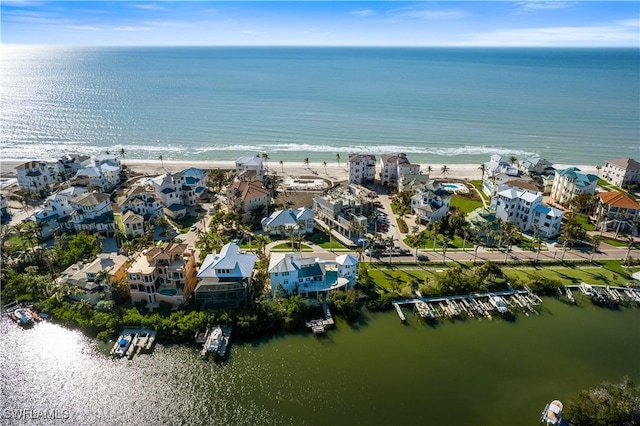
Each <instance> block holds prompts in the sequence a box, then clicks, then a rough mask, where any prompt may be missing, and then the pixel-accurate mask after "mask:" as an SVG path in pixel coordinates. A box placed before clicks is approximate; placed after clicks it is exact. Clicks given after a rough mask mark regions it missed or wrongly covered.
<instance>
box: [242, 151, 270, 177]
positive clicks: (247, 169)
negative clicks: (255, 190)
mask: <svg viewBox="0 0 640 426" xmlns="http://www.w3.org/2000/svg"><path fill="white" fill-rule="evenodd" d="M264 175H265V170H264V166H263V164H262V157H260V156H259V155H245V156H244V157H240V158H238V159H237V160H236V178H237V179H238V180H258V181H262V180H263V179H264Z"/></svg>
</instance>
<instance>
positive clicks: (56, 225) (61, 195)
mask: <svg viewBox="0 0 640 426" xmlns="http://www.w3.org/2000/svg"><path fill="white" fill-rule="evenodd" d="M87 192H88V191H87V189H86V188H83V187H81V186H70V187H69V188H66V189H63V190H60V191H58V192H56V193H55V194H51V195H50V196H48V197H47V198H46V199H45V201H44V205H43V207H42V208H41V209H39V210H37V211H35V212H34V214H33V216H32V218H33V220H34V221H35V222H42V227H41V234H42V237H43V238H45V239H46V238H49V237H51V236H52V235H53V232H54V231H55V230H57V229H60V228H63V229H66V228H73V223H68V220H69V215H70V214H71V213H72V212H74V211H75V209H74V207H72V206H71V204H70V203H69V200H70V199H71V198H73V197H75V196H77V195H81V194H86V193H87Z"/></svg>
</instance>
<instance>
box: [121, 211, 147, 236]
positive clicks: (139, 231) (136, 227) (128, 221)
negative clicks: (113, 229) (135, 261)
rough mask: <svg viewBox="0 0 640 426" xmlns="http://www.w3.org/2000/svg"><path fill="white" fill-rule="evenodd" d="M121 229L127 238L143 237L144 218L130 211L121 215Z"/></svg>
mask: <svg viewBox="0 0 640 426" xmlns="http://www.w3.org/2000/svg"><path fill="white" fill-rule="evenodd" d="M122 227H123V228H124V235H126V236H127V238H136V237H144V217H143V216H141V215H139V214H136V213H134V212H132V211H131V210H128V211H127V212H126V213H125V214H123V215H122Z"/></svg>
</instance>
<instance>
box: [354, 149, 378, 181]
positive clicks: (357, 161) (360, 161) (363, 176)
mask: <svg viewBox="0 0 640 426" xmlns="http://www.w3.org/2000/svg"><path fill="white" fill-rule="evenodd" d="M375 178H376V156H375V155H370V154H349V183H356V184H358V185H362V184H364V183H367V182H373V181H374V180H375Z"/></svg>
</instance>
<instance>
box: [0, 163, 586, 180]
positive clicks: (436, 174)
mask: <svg viewBox="0 0 640 426" xmlns="http://www.w3.org/2000/svg"><path fill="white" fill-rule="evenodd" d="M487 160H489V158H487ZM23 163H24V161H22V160H20V161H18V160H2V161H0V173H1V175H2V177H4V178H11V177H15V168H16V167H17V166H19V165H20V164H23ZM124 164H125V165H126V166H127V167H130V168H131V169H132V170H134V171H136V172H139V173H143V174H145V175H149V176H157V175H160V174H163V173H166V172H179V171H181V170H184V169H187V168H189V167H197V168H201V169H228V170H229V169H233V168H234V167H235V165H234V164H235V163H234V162H233V161H166V160H165V161H163V162H160V161H159V160H129V159H125V161H124ZM347 164H348V163H346V162H345V161H341V162H340V165H338V164H337V163H327V165H326V166H324V165H323V164H322V163H312V162H310V163H309V165H308V166H307V165H306V164H304V163H292V162H289V163H283V164H280V163H279V162H274V161H269V162H268V163H267V164H266V168H267V169H268V173H269V174H273V173H275V174H277V175H279V176H282V177H284V176H292V177H300V176H318V177H320V178H327V179H330V180H332V181H334V182H338V181H342V180H346V179H347V175H348V168H347ZM442 166H443V164H421V165H420V169H421V170H422V172H423V173H425V174H426V173H427V170H428V167H431V173H429V174H430V175H431V176H432V177H433V178H435V179H461V180H476V179H480V178H481V174H480V170H478V167H479V164H455V163H451V164H447V168H448V170H449V171H448V173H447V174H446V175H444V176H443V174H442V172H441V170H442ZM570 166H571V165H567V164H556V165H555V167H556V168H557V169H563V168H566V167H570ZM576 167H578V168H579V169H580V170H581V171H582V172H583V173H592V174H597V170H596V168H595V167H594V166H584V165H578V166H576Z"/></svg>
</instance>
